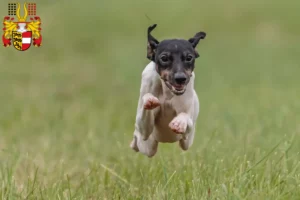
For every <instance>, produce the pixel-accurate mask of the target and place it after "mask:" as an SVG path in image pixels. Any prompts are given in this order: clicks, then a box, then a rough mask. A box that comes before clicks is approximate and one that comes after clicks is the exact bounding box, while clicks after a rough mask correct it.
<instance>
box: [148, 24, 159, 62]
mask: <svg viewBox="0 0 300 200" xmlns="http://www.w3.org/2000/svg"><path fill="white" fill-rule="evenodd" d="M156 26H157V24H153V25H152V26H149V28H148V44H147V58H148V59H149V60H152V61H154V59H155V52H156V48H157V45H158V44H159V42H158V41H157V40H156V39H155V38H154V37H153V36H152V35H151V31H153V29H155V27H156Z"/></svg>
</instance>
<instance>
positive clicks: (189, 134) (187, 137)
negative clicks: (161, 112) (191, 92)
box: [169, 113, 195, 150]
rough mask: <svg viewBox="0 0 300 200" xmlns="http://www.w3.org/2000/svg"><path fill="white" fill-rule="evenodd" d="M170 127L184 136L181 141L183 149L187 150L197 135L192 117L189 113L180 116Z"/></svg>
mask: <svg viewBox="0 0 300 200" xmlns="http://www.w3.org/2000/svg"><path fill="white" fill-rule="evenodd" d="M169 127H170V128H171V129H172V130H173V131H174V132H175V133H177V134H182V139H180V140H179V145H180V147H181V149H183V150H187V149H188V148H189V147H190V146H191V145H192V144H193V140H194V135H195V126H194V123H193V120H192V119H191V117H190V115H189V114H187V113H180V114H178V115H177V116H176V117H175V118H174V119H173V120H172V121H171V123H170V124H169Z"/></svg>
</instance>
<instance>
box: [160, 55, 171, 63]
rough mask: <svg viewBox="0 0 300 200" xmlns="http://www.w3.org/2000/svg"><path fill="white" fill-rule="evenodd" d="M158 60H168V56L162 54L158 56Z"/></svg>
mask: <svg viewBox="0 0 300 200" xmlns="http://www.w3.org/2000/svg"><path fill="white" fill-rule="evenodd" d="M160 60H161V61H162V62H168V61H169V58H168V56H166V55H162V56H161V57H160Z"/></svg>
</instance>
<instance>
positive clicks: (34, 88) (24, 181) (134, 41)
mask: <svg viewBox="0 0 300 200" xmlns="http://www.w3.org/2000/svg"><path fill="white" fill-rule="evenodd" d="M8 2H10V1H7V0H4V1H1V3H0V8H1V9H0V13H1V16H3V17H4V15H5V14H6V13H7V3H8ZM36 2H37V15H39V16H40V17H41V19H42V23H43V24H42V32H41V33H42V35H43V37H44V38H43V39H44V41H43V46H42V47H40V48H35V47H31V48H30V49H29V50H28V51H26V52H19V51H17V50H16V49H14V47H12V46H11V47H9V48H4V47H2V48H0V91H1V92H0V95H1V96H0V198H1V199H8V200H14V199H47V200H48V199H51V200H52V199H80V200H81V199H82V200H86V199H92V200H94V199H101V200H102V199H107V200H111V199H126V200H127V199H128V200H131V199H132V200H133V199H143V200H145V199H149V200H150V199H151V200H161V199H168V200H169V199H174V200H177V199H186V200H202V199H214V200H215V199H220V200H223V199H230V200H231V199H232V200H239V199H246V200H252V199H254V200H279V199H280V200H281V199H287V200H293V199H295V200H298V199H300V168H299V167H300V166H299V165H300V162H299V158H300V155H299V152H300V139H299V137H300V100H299V99H300V79H299V74H300V66H299V63H300V56H299V53H300V38H299V34H300V26H299V20H298V19H299V17H300V13H299V6H300V2H299V1H296V0H286V1H279V0H265V1H259V0H252V1H238V0H228V1H226V2H225V1H221V0H219V1H217V0H213V1H210V2H208V1H206V2H200V1H197V0H160V1H159V0H141V1H138V0H128V1H124V0H123V1H122V0H113V1H109V0H100V1H96V0H86V1H79V0H74V1H66V0H61V1H36ZM154 23H157V24H158V26H157V28H156V29H155V30H154V31H153V35H154V36H155V37H156V38H157V39H159V40H163V39H166V38H172V37H180V38H186V39H188V38H190V37H192V36H193V35H194V34H195V33H196V32H199V31H205V32H206V33H207V37H206V38H205V40H203V41H201V42H200V44H199V45H198V48H197V49H198V51H199V53H200V58H199V59H198V60H197V62H196V69H195V73H196V84H195V89H196V91H197V94H198V96H199V99H200V103H201V108H200V114H199V118H198V122H197V130H196V135H195V140H194V144H193V146H192V147H191V148H190V149H189V150H188V151H182V150H181V149H180V148H179V146H178V144H160V145H159V149H158V153H157V155H156V156H155V157H153V158H147V157H146V156H144V155H142V154H139V153H135V152H134V151H133V150H131V149H130V147H129V143H130V141H131V139H132V134H133V130H134V121H135V114H136V108H137V101H138V95H139V87H140V79H141V72H142V70H143V68H144V67H145V66H146V65H147V64H148V62H149V61H148V60H147V58H146V42H147V40H146V30H147V27H148V26H149V25H152V24H154Z"/></svg>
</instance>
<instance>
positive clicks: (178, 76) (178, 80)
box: [174, 72, 186, 84]
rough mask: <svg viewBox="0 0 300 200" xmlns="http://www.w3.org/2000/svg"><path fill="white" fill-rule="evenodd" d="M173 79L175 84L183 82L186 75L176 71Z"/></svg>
mask: <svg viewBox="0 0 300 200" xmlns="http://www.w3.org/2000/svg"><path fill="white" fill-rule="evenodd" d="M174 79H175V82H176V83H177V84H184V83H185V81H186V75H185V74H184V73H182V72H180V73H176V74H175V76H174Z"/></svg>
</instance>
